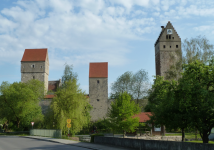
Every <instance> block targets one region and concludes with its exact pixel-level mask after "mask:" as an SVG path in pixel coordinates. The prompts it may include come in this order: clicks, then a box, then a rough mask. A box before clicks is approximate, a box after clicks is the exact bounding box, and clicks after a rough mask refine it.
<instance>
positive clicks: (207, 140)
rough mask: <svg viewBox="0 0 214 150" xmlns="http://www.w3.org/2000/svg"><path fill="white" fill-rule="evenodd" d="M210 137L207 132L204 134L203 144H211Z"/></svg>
mask: <svg viewBox="0 0 214 150" xmlns="http://www.w3.org/2000/svg"><path fill="white" fill-rule="evenodd" d="M208 136H209V135H208V134H207V132H203V138H202V140H203V143H208V142H209V138H208Z"/></svg>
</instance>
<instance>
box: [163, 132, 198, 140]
mask: <svg viewBox="0 0 214 150" xmlns="http://www.w3.org/2000/svg"><path fill="white" fill-rule="evenodd" d="M165 136H182V133H173V134H169V133H166V134H165ZM185 138H186V139H194V138H195V134H194V133H185ZM197 138H201V136H200V134H197Z"/></svg>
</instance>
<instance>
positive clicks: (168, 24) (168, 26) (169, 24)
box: [155, 21, 180, 45]
mask: <svg viewBox="0 0 214 150" xmlns="http://www.w3.org/2000/svg"><path fill="white" fill-rule="evenodd" d="M161 27H163V28H162V30H161V32H160V35H159V37H158V39H157V40H156V42H155V45H156V44H157V43H158V41H160V38H161V36H162V35H163V33H164V31H165V30H166V29H167V28H172V29H173V30H174V32H175V34H176V35H177V36H178V37H179V35H178V33H177V31H176V30H175V28H174V27H173V26H172V23H171V22H170V21H168V23H167V25H166V27H165V28H164V26H161ZM179 38H180V37H179Z"/></svg>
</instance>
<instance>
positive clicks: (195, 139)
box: [195, 129, 198, 140]
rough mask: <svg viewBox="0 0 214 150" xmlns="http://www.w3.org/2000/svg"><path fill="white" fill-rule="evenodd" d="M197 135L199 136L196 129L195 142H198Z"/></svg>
mask: <svg viewBox="0 0 214 150" xmlns="http://www.w3.org/2000/svg"><path fill="white" fill-rule="evenodd" d="M197 134H198V132H197V129H195V140H198V138H197Z"/></svg>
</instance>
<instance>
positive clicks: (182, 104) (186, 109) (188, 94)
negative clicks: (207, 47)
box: [149, 59, 214, 143]
mask: <svg viewBox="0 0 214 150" xmlns="http://www.w3.org/2000/svg"><path fill="white" fill-rule="evenodd" d="M183 67H184V72H183V73H182V77H181V78H180V79H179V80H178V82H177V81H174V80H171V81H167V80H165V81H164V80H163V77H161V78H159V77H157V79H156V80H155V84H154V85H153V90H151V91H150V92H151V93H150V97H149V102H150V103H149V105H150V106H149V108H150V109H151V111H152V112H153V114H154V115H153V117H151V121H154V122H155V124H164V125H166V127H167V128H176V127H179V128H181V129H182V131H184V129H185V128H187V127H190V128H196V129H197V130H198V131H199V133H200V135H201V138H202V139H203V143H208V141H209V138H208V136H209V135H210V133H211V129H212V128H213V127H214V119H213V118H214V110H213V108H214V89H213V86H214V60H213V59H212V60H210V61H209V65H206V64H205V63H202V62H201V61H198V60H196V61H195V62H192V63H190V64H186V65H183ZM172 116H173V117H172ZM182 133H183V134H182V135H183V136H182V137H184V132H182ZM182 139H183V138H182Z"/></svg>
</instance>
